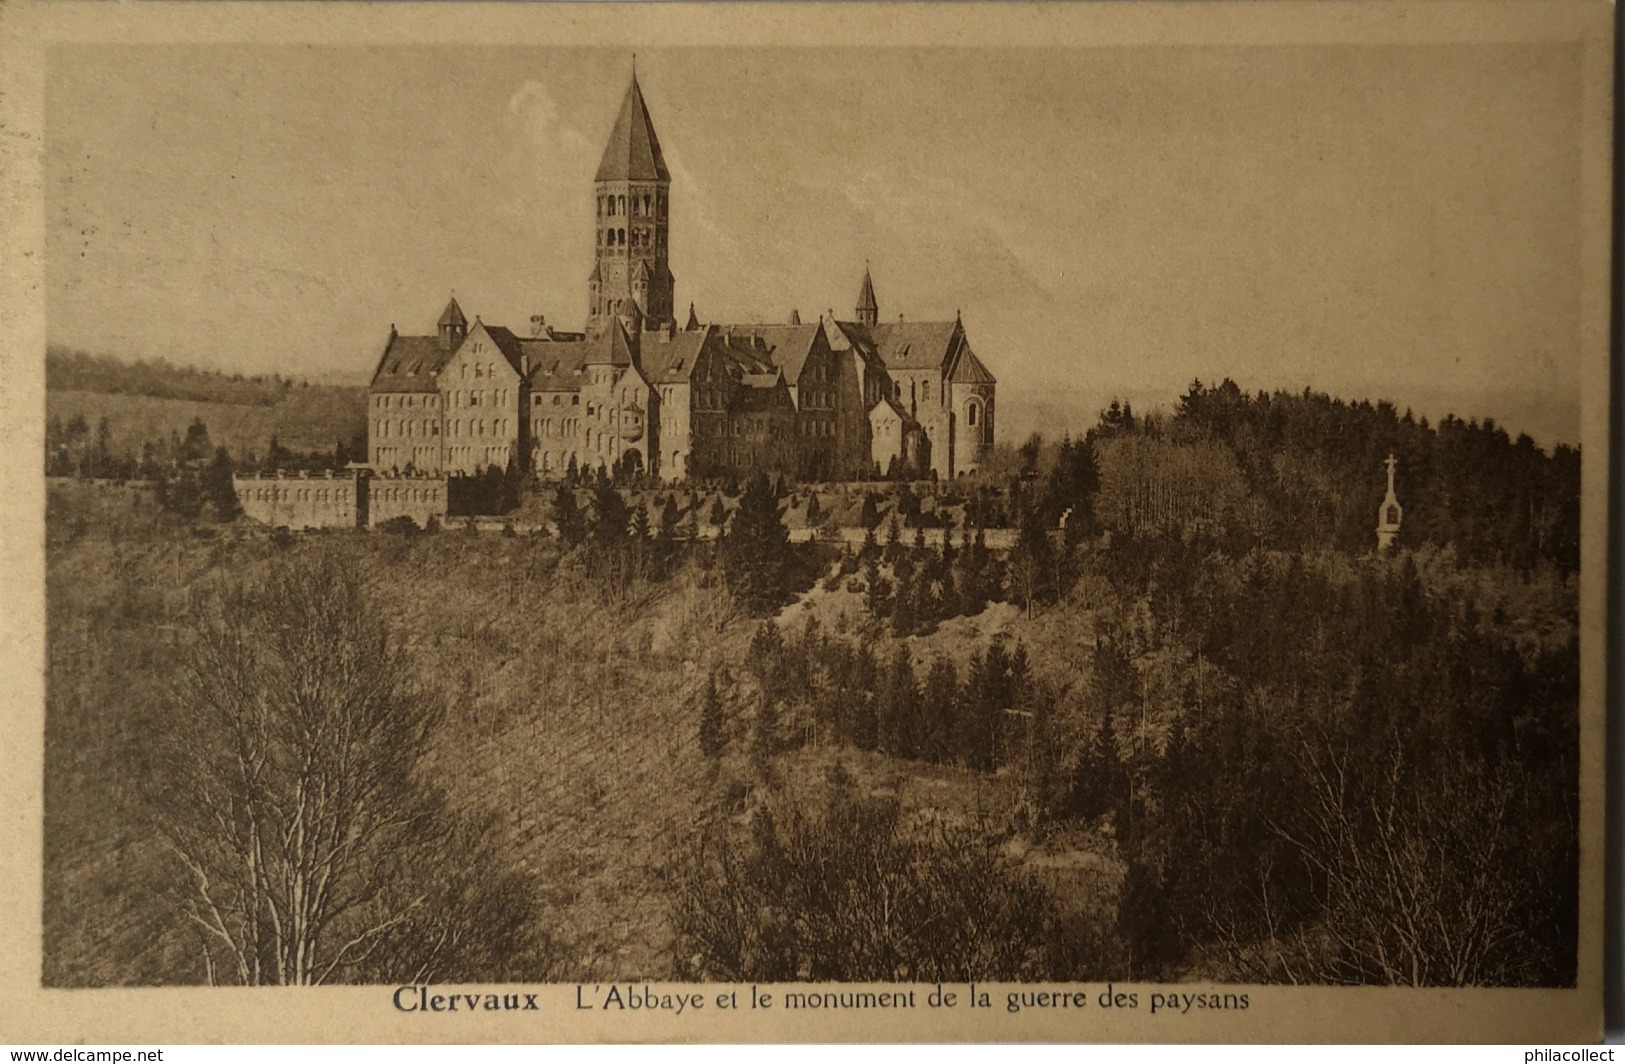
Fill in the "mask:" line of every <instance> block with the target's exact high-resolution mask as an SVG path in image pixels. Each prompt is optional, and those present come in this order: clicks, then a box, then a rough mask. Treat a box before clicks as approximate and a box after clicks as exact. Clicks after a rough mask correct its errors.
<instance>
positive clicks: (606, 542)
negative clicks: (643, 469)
mask: <svg viewBox="0 0 1625 1064" xmlns="http://www.w3.org/2000/svg"><path fill="white" fill-rule="evenodd" d="M631 524H632V513H631V511H630V510H629V509H628V508H627V505H626V500H625V499H623V498H622V497H621V492H620V489H619V488H616V487H615V486H614V485H613V484H611V483H610V482H609V481H607V480H603V481H600V482H599V483H598V484H597V485H595V486H594V487H593V489H592V541H593V544H594V546H596V547H598V548H599V549H601V550H621V549H624V548H625V547H626V544H627V532H628V530H629V529H630V528H631Z"/></svg>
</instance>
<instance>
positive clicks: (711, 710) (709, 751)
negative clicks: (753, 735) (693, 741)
mask: <svg viewBox="0 0 1625 1064" xmlns="http://www.w3.org/2000/svg"><path fill="white" fill-rule="evenodd" d="M725 726H726V721H725V719H724V717H723V710H722V696H721V695H720V694H719V693H718V692H717V674H716V671H715V670H712V672H711V673H710V674H709V675H708V676H706V678H705V689H704V690H703V691H701V692H700V751H701V752H702V753H703V754H705V756H706V757H708V758H710V759H711V760H712V761H716V760H718V759H719V758H721V757H722V753H723V751H724V750H725V749H726V748H727V746H728V737H727V734H726V733H725V731H724V728H725Z"/></svg>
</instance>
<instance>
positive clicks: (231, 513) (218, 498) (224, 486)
mask: <svg viewBox="0 0 1625 1064" xmlns="http://www.w3.org/2000/svg"><path fill="white" fill-rule="evenodd" d="M203 476H204V482H203V493H204V494H205V495H206V496H208V499H209V501H210V502H212V503H213V504H214V515H215V520H217V521H219V522H220V523H221V524H227V523H229V522H231V521H234V520H236V518H237V516H238V515H239V514H241V513H242V512H243V508H242V506H240V505H239V504H238V502H237V489H236V487H234V486H233V485H232V482H231V454H230V453H229V452H227V450H226V449H225V448H224V447H216V448H215V451H214V461H213V462H211V463H209V468H208V470H207V471H205V473H204V475H203Z"/></svg>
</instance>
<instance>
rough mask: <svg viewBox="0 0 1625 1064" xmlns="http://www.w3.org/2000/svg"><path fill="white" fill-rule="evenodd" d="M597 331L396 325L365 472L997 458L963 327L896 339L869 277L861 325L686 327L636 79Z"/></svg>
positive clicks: (627, 106)
mask: <svg viewBox="0 0 1625 1064" xmlns="http://www.w3.org/2000/svg"><path fill="white" fill-rule="evenodd" d="M595 186H596V196H595V200H596V207H595V210H596V219H597V224H596V226H595V231H596V253H595V255H594V261H593V268H592V273H591V274H590V275H589V276H588V278H587V318H586V328H585V330H584V331H583V332H574V333H572V332H560V331H557V330H555V329H553V328H551V327H550V326H549V325H548V324H547V322H546V321H545V320H544V319H543V318H541V317H536V318H533V319H532V321H531V327H530V328H529V329H528V330H527V333H526V335H523V336H521V335H519V334H517V333H515V332H513V331H512V330H509V329H506V328H503V327H501V326H497V325H487V324H485V323H483V322H482V321H481V320H480V319H479V318H478V317H476V318H475V319H474V321H473V323H472V324H470V323H469V321H468V320H467V318H466V317H465V315H464V313H463V310H462V308H461V307H459V306H458V304H457V301H456V299H453V300H452V301H451V302H450V303H449V304H448V305H447V306H446V309H445V312H444V313H442V314H441V316H440V319H439V321H438V322H437V324H436V331H435V333H434V334H433V335H418V336H406V335H402V334H400V333H397V332H396V331H395V329H394V327H393V326H391V327H390V334H389V340H388V342H387V343H386V344H385V345H384V351H383V355H382V356H381V357H380V358H379V361H378V367H377V369H376V371H375V372H374V374H373V378H372V385H371V388H370V394H369V397H368V417H367V427H368V460H369V464H370V465H371V466H372V468H373V469H375V470H378V471H380V472H384V473H400V474H417V475H428V476H441V475H445V474H452V473H477V472H480V471H482V470H484V469H486V468H489V467H492V466H496V467H501V468H506V467H508V466H509V465H510V464H517V465H518V466H519V467H521V468H526V469H529V470H530V471H532V472H533V473H534V474H535V475H536V476H538V477H541V478H544V479H546V478H553V477H558V476H560V475H562V474H564V473H566V472H567V471H568V470H569V469H571V468H572V466H573V467H574V468H576V469H579V470H584V471H591V470H594V469H597V468H605V469H618V470H626V471H632V472H646V473H651V474H654V475H656V476H659V477H660V478H662V479H664V480H668V481H679V480H683V479H685V478H689V477H716V476H726V475H737V474H743V473H748V472H753V471H766V472H772V473H786V474H789V475H791V476H793V477H796V478H800V479H804V480H852V479H863V478H868V477H872V476H875V475H877V474H886V473H899V474H903V475H912V476H921V477H929V476H936V477H941V478H952V477H956V476H960V475H962V474H965V473H969V472H974V471H975V470H976V469H977V467H978V465H979V464H980V463H981V461H982V460H983V459H984V457H985V456H986V454H987V451H988V449H989V448H990V447H991V446H992V442H993V426H994V389H995V381H994V378H993V375H992V374H991V373H989V372H988V369H987V367H986V366H984V365H983V364H982V362H981V360H980V359H978V358H977V357H976V355H975V353H974V352H972V351H971V347H970V343H969V342H968V340H967V339H966V336H965V329H964V326H963V325H962V323H961V322H960V321H959V320H958V319H957V318H956V319H955V320H954V321H943V322H916V321H905V320H902V319H899V320H897V321H894V322H891V321H889V322H882V321H881V318H880V305H879V301H878V300H877V298H876V296H875V288H874V283H873V281H872V280H871V278H870V276H869V271H868V270H867V269H865V270H864V273H863V280H862V284H861V287H860V289H859V294H858V299H857V303H856V306H855V307H854V308H853V311H852V314H851V316H850V318H837V317H836V315H835V314H834V313H833V312H829V313H826V314H824V315H821V316H819V318H818V319H817V320H816V321H809V322H803V321H801V320H800V318H799V316H798V315H796V314H794V313H792V315H791V320H790V321H788V322H786V323H784V324H775V325H727V324H717V323H702V322H701V321H700V319H699V316H698V315H697V314H696V313H695V309H694V306H693V304H690V305H689V307H688V311H687V314H686V315H685V318H684V320H683V321H681V322H679V321H678V320H677V316H676V306H677V303H676V300H675V287H676V282H675V279H674V278H673V276H672V272H671V267H670V265H669V262H668V252H669V247H670V222H669V218H670V214H669V211H670V205H671V198H670V197H671V193H672V190H671V174H670V171H668V170H667V168H666V162H665V159H664V158H662V156H661V152H660V140H659V138H658V137H657V136H656V135H655V129H654V123H653V121H652V120H651V119H650V117H649V110H648V107H647V105H646V104H645V103H644V99H643V92H642V90H641V89H640V88H639V86H638V82H637V78H636V76H635V75H634V77H633V79H632V83H631V85H630V86H629V88H628V89H627V93H626V99H625V101H624V102H623V104H622V106H621V110H620V114H619V116H618V117H617V118H616V120H615V126H614V128H613V130H612V131H611V132H610V136H609V143H608V145H607V146H606V147H605V149H604V156H603V160H602V162H600V164H599V166H598V172H597V175H596V178H595Z"/></svg>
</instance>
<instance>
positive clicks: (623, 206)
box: [616, 196, 626, 214]
mask: <svg viewBox="0 0 1625 1064" xmlns="http://www.w3.org/2000/svg"><path fill="white" fill-rule="evenodd" d="M616 199H617V201H618V205H619V207H620V211H621V213H622V214H625V213H626V197H625V196H617V197H616Z"/></svg>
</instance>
